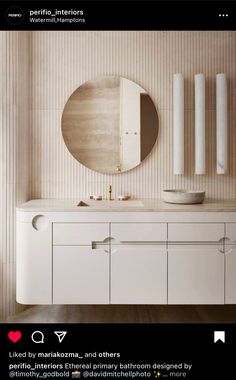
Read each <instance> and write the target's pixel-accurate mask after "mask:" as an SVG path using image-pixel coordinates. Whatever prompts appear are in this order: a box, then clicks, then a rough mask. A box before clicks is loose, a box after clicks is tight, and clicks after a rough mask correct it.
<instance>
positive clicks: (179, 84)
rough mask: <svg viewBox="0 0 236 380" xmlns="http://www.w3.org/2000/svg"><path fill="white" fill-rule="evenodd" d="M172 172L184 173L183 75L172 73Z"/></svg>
mask: <svg viewBox="0 0 236 380" xmlns="http://www.w3.org/2000/svg"><path fill="white" fill-rule="evenodd" d="M173 104H174V115H173V129H174V147H173V149H174V157H173V159H174V174H184V77H183V75H182V74H174V86H173Z"/></svg>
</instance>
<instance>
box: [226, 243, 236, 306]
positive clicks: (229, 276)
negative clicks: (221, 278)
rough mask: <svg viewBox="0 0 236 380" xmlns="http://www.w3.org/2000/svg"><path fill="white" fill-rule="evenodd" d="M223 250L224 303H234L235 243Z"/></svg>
mask: <svg viewBox="0 0 236 380" xmlns="http://www.w3.org/2000/svg"><path fill="white" fill-rule="evenodd" d="M225 250H226V252H225V303H228V304H236V245H233V246H231V247H230V246H229V247H227V245H226V246H225Z"/></svg>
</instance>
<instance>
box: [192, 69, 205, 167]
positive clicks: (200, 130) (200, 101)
mask: <svg viewBox="0 0 236 380" xmlns="http://www.w3.org/2000/svg"><path fill="white" fill-rule="evenodd" d="M205 161H206V152H205V75H204V74H196V75H195V174H205V172H206V164H205Z"/></svg>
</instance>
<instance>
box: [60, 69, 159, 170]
mask: <svg viewBox="0 0 236 380" xmlns="http://www.w3.org/2000/svg"><path fill="white" fill-rule="evenodd" d="M62 135H63V138H64V141H65V144H66V146H67V148H68V150H69V151H70V153H71V154H72V155H73V156H74V158H75V159H76V160H78V161H79V162H80V163H81V164H83V165H84V166H86V167H87V168H89V169H92V170H95V171H97V172H100V173H106V174H115V173H120V172H124V171H127V170H130V169H132V168H134V167H136V166H137V165H139V164H140V163H141V162H142V161H143V160H144V159H145V158H146V157H147V155H148V154H149V153H150V152H151V150H152V148H153V146H154V144H155V142H156V139H157V135H158V115H157V111H156V108H155V106H154V104H153V101H152V99H151V98H150V96H149V95H148V94H147V92H146V91H145V90H144V89H143V88H142V87H140V86H139V85H138V84H136V83H134V82H132V81H130V80H128V79H126V78H122V77H117V76H106V77H99V78H97V79H95V80H91V81H88V82H86V83H84V84H83V85H81V86H80V87H78V88H77V89H76V90H75V91H74V92H73V94H72V95H71V96H70V98H69V99H68V101H67V103H66V105H65V108H64V110H63V114H62Z"/></svg>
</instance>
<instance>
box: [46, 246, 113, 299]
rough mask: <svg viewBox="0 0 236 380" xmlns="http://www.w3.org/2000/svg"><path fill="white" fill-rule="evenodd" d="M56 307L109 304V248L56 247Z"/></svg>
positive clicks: (54, 267)
mask: <svg viewBox="0 0 236 380" xmlns="http://www.w3.org/2000/svg"><path fill="white" fill-rule="evenodd" d="M53 303H54V304H107V303H109V253H108V251H107V247H105V248H96V249H91V247H88V246H74V247H72V246H56V247H54V248H53Z"/></svg>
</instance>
